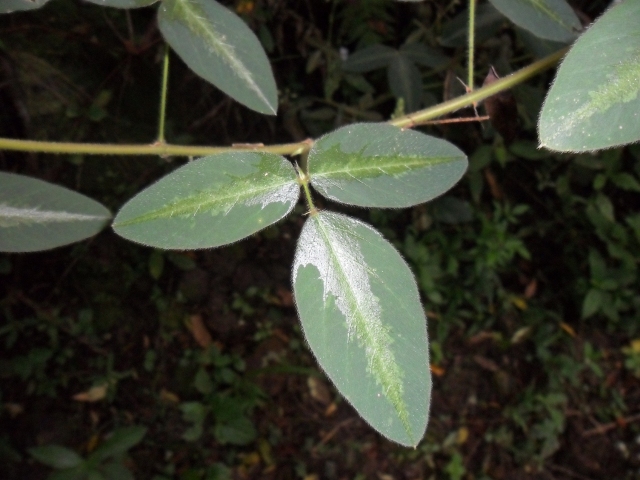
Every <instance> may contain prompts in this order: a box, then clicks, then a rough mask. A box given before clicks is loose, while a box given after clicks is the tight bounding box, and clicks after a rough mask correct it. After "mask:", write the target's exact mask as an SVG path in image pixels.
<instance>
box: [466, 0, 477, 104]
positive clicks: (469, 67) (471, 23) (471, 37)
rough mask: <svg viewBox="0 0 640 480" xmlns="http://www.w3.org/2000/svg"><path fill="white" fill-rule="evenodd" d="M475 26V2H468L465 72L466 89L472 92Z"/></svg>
mask: <svg viewBox="0 0 640 480" xmlns="http://www.w3.org/2000/svg"><path fill="white" fill-rule="evenodd" d="M475 25H476V0H469V59H468V60H469V62H468V64H467V72H468V75H469V79H468V80H467V88H468V89H469V91H470V92H473V63H474V62H473V54H474V48H475V45H474V42H475Z"/></svg>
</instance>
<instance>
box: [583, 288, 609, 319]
mask: <svg viewBox="0 0 640 480" xmlns="http://www.w3.org/2000/svg"><path fill="white" fill-rule="evenodd" d="M605 295H606V294H605V293H604V292H603V291H601V290H598V289H596V288H592V289H590V290H589V291H588V292H587V295H586V296H585V297H584V302H583V303H582V318H589V317H590V316H591V315H593V314H595V313H596V312H597V311H598V310H600V307H601V306H602V304H603V303H604V301H605Z"/></svg>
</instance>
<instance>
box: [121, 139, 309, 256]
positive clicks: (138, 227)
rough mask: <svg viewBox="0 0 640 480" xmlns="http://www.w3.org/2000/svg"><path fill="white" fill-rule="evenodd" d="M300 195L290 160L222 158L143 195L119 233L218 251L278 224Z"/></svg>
mask: <svg viewBox="0 0 640 480" xmlns="http://www.w3.org/2000/svg"><path fill="white" fill-rule="evenodd" d="M299 194H300V186H299V185H298V182H297V179H296V173H295V170H294V168H293V166H292V165H291V163H289V162H288V161H287V160H286V159H285V158H284V157H281V156H279V155H275V154H272V153H261V152H230V153H222V154H219V155H212V156H209V157H204V158H201V159H199V160H195V161H193V162H190V163H188V164H187V165H184V166H183V167H181V168H179V169H178V170H176V171H175V172H173V173H171V174H169V175H167V176H166V177H164V178H162V179H161V180H159V181H158V182H157V183H155V184H154V185H151V186H150V187H148V188H147V189H146V190H143V191H142V192H141V193H139V194H138V195H136V196H135V197H134V198H132V199H131V200H130V201H129V202H128V203H127V204H126V205H125V206H124V207H122V209H121V210H120V212H118V215H117V216H116V219H115V221H114V224H113V228H114V230H115V231H116V233H117V234H118V235H121V236H123V237H124V238H127V239H129V240H132V241H134V242H138V243H143V244H145V245H151V246H154V247H159V248H167V249H194V248H211V247H217V246H220V245H225V244H228V243H233V242H235V241H238V240H241V239H242V238H245V237H248V236H249V235H251V234H253V233H255V232H257V231H259V230H262V229H263V228H265V227H268V226H269V225H271V224H272V223H274V222H277V221H278V220H280V219H281V218H283V217H284V216H285V215H287V214H288V213H289V212H290V211H291V209H292V208H293V206H294V205H295V204H296V201H297V200H298V196H299Z"/></svg>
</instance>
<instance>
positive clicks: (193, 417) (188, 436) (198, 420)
mask: <svg viewBox="0 0 640 480" xmlns="http://www.w3.org/2000/svg"><path fill="white" fill-rule="evenodd" d="M180 410H181V411H182V418H183V419H184V420H185V421H187V422H190V423H192V424H193V425H192V426H191V427H190V428H188V429H187V430H186V431H185V432H184V433H183V434H182V438H183V439H184V440H186V441H187V442H194V441H196V440H197V439H199V438H200V437H201V436H202V429H203V424H204V421H205V419H206V418H207V414H208V413H209V410H208V409H207V408H205V406H204V405H203V404H202V403H200V402H184V403H182V404H181V405H180Z"/></svg>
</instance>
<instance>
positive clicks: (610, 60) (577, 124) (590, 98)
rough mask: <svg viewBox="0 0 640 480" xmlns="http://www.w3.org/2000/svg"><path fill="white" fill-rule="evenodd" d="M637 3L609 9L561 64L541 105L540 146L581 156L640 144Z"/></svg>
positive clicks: (639, 14) (639, 19) (639, 20)
mask: <svg viewBox="0 0 640 480" xmlns="http://www.w3.org/2000/svg"><path fill="white" fill-rule="evenodd" d="M639 25H640V2H637V1H635V2H634V1H627V2H624V3H622V4H620V5H617V6H615V7H613V8H611V9H610V10H609V11H608V12H607V13H605V14H604V15H603V16H602V17H601V18H600V19H598V20H597V21H596V22H595V23H594V24H593V25H592V26H591V28H589V30H587V32H586V33H585V34H584V35H582V36H581V37H580V38H579V39H578V41H577V42H576V43H575V45H574V46H573V47H572V49H571V50H570V51H569V54H568V55H567V57H566V58H565V60H564V61H563V62H562V65H561V66H560V69H559V70H558V73H557V75H556V79H555V81H554V83H553V86H552V87H551V89H550V90H549V93H548V94H547V98H546V100H545V102H544V105H543V107H542V113H541V114H540V121H539V124H538V131H539V135H540V143H541V145H542V146H543V147H546V148H549V149H551V150H559V151H573V152H583V151H589V150H596V149H600V148H608V147H614V146H618V145H623V144H626V143H632V142H637V141H638V140H640V129H639V128H638V125H640V95H639V94H638V93H639V92H640V28H639V27H638V26H639Z"/></svg>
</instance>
